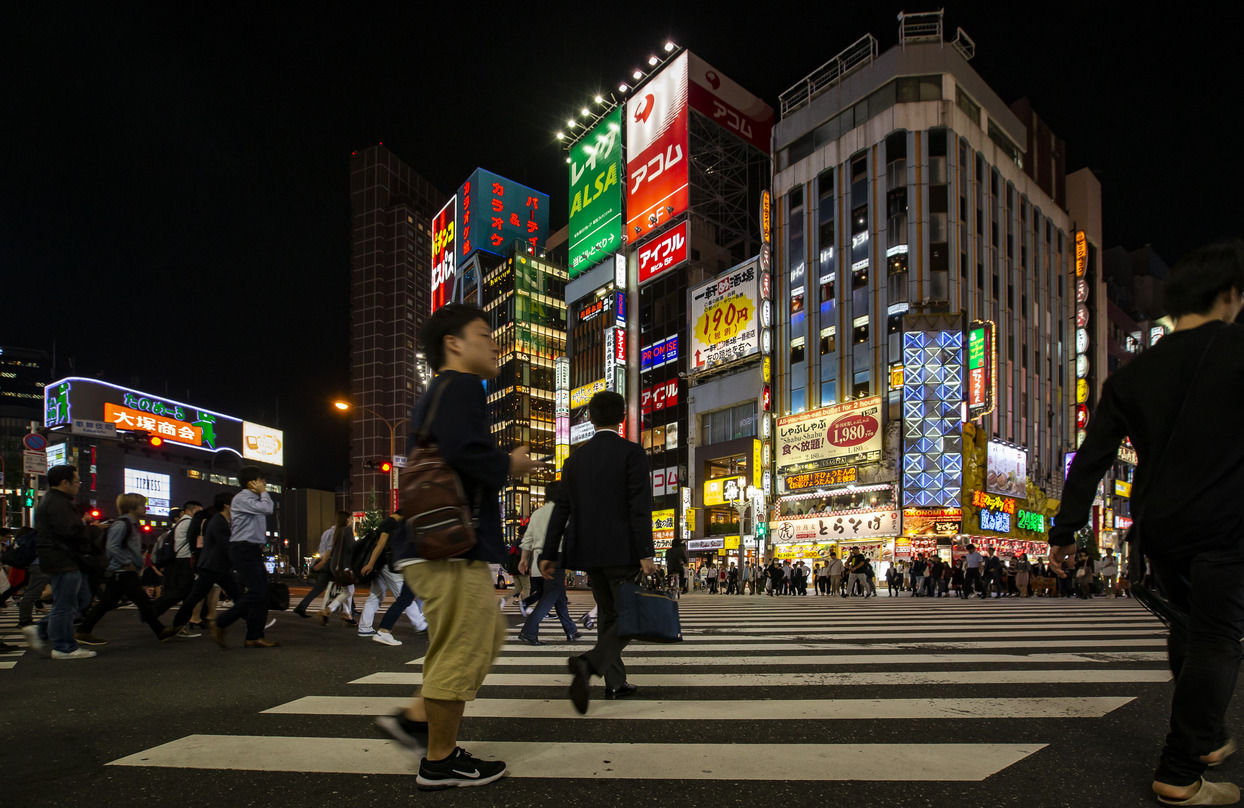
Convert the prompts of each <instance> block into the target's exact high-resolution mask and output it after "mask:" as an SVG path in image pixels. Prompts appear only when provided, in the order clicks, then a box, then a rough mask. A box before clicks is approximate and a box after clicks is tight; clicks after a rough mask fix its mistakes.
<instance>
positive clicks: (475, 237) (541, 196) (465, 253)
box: [455, 168, 549, 266]
mask: <svg viewBox="0 0 1244 808" xmlns="http://www.w3.org/2000/svg"><path fill="white" fill-rule="evenodd" d="M457 199H458V203H459V205H458V229H457V232H456V233H455V236H456V237H457V238H456V242H457V245H456V246H457V253H456V258H457V262H458V266H462V265H463V263H464V262H465V261H466V259H467V258H469V257H470V256H471V255H472V253H474V252H476V251H477V250H486V251H488V252H492V253H496V254H498V255H501V254H504V253H505V251H506V250H507V249H508V248H509V246H510V245H511V244H513V243H514V242H515V241H525V242H526V243H527V246H528V248H529V249H531V250H532V251H533V252H534V251H535V250H536V249H537V248H538V247H539V245H541V244H543V243H544V241H545V239H547V238H548V235H549V195H548V194H545V193H541V192H540V191H536V190H534V189H532V188H528V187H527V186H526V185H522V184H520V183H517V182H515V181H514V180H511V179H506V178H505V177H502V176H501V175H500V174H494V173H492V172H491V171H487V170H485V169H482V168H477V169H475V171H474V172H472V174H471V176H470V177H469V178H467V181H466V182H464V183H463V184H462V187H461V188H459V189H458V197H457Z"/></svg>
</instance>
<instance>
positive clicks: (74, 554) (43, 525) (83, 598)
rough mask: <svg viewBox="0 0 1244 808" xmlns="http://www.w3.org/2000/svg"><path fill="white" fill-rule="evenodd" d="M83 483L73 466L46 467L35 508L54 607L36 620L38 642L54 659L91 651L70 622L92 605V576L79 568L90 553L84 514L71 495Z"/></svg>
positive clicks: (80, 656) (41, 556) (42, 562)
mask: <svg viewBox="0 0 1244 808" xmlns="http://www.w3.org/2000/svg"><path fill="white" fill-rule="evenodd" d="M81 486H82V481H81V479H79V477H78V470H77V469H76V468H74V467H73V466H53V467H52V468H50V469H48V492H47V493H46V494H44V495H43V499H41V500H39V507H38V508H36V509H35V526H36V529H37V530H38V531H39V541H38V543H37V546H38V548H39V567H40V569H42V570H43V572H44V574H46V575H47V576H49V577H50V578H51V579H52V601H53V602H52V609H51V611H50V612H49V613H48V616H47V617H45V618H44V619H43V620H42V621H41V622H40V623H39V630H38V632H37V635H38V637H39V639H40V640H43V639H48V640H50V641H51V643H52V658H53V659H90V658H91V657H93V656H95V652H94V651H88V650H86V649H85V648H79V647H78V642H77V640H75V639H74V630H73V620H74V618H75V617H76V616H77V615H78V614H80V613H82V612H84V611H86V608H87V607H88V606H90V605H91V585H90V576H89V575H88V573H87V572H86V571H85V570H84V569H83V568H82V565H83V563H86V562H85V561H84V560H83V559H85V558H87V557H89V556H90V555H91V552H90V550H91V548H90V541H89V539H88V538H87V534H86V530H85V526H84V525H83V523H82V515H81V514H80V513H78V510H77V508H75V507H74V504H73V501H74V497H76V496H77V495H78V489H79V488H80V487H81Z"/></svg>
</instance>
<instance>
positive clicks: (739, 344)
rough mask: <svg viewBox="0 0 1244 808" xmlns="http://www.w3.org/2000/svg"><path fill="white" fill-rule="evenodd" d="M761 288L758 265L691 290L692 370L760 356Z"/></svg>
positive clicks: (720, 277) (740, 268)
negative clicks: (759, 313) (757, 270)
mask: <svg viewBox="0 0 1244 808" xmlns="http://www.w3.org/2000/svg"><path fill="white" fill-rule="evenodd" d="M759 300H760V284H759V280H758V278H757V274H756V263H755V261H752V262H749V263H746V264H743V265H742V266H738V267H735V268H734V269H731V270H729V271H728V272H726V273H725V274H724V275H720V276H718V277H717V278H714V279H713V280H711V281H709V282H708V283H706V284H703V285H701V286H696V287H695V288H693V289H692V290H691V347H690V350H691V370H692V372H696V371H701V370H708V369H710V368H713V367H714V366H716V365H725V364H729V363H731V362H736V361H738V360H740V359H745V358H747V357H749V356H755V355H756V354H758V353H759V352H760V316H759V315H758V313H757V306H758V304H759Z"/></svg>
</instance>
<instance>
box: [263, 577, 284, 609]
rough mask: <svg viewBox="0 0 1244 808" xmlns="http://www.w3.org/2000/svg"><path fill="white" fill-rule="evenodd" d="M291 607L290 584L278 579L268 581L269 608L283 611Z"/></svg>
mask: <svg viewBox="0 0 1244 808" xmlns="http://www.w3.org/2000/svg"><path fill="white" fill-rule="evenodd" d="M288 608H289V585H288V584H283V583H279V582H277V581H269V582H268V610H269V611H274V612H283V611H285V610H286V609H288Z"/></svg>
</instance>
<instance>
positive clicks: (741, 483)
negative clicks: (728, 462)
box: [704, 477, 747, 507]
mask: <svg viewBox="0 0 1244 808" xmlns="http://www.w3.org/2000/svg"><path fill="white" fill-rule="evenodd" d="M727 483H733V485H730V486H729V487H730V492H731V493H733V492H734V491H736V490H737V491H738V494H739V495H741V494H742V493H743V489H744V488H745V487H746V486H747V478H746V477H719V478H718V479H716V480H705V481H704V505H705V507H708V506H711V505H729V504H730V500H729V499H727V498H726V493H727V492H726V487H727Z"/></svg>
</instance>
